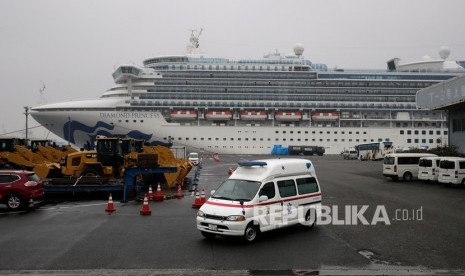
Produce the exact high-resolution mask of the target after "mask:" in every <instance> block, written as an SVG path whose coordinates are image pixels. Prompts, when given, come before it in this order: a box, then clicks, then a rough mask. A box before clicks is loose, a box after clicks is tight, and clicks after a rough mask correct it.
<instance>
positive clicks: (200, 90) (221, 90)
mask: <svg viewBox="0 0 465 276" xmlns="http://www.w3.org/2000/svg"><path fill="white" fill-rule="evenodd" d="M126 89H127V88H126V87H115V88H112V90H114V91H115V90H124V91H126ZM137 90H142V91H147V92H150V93H152V95H153V94H155V93H181V94H183V93H188V94H189V95H191V94H192V95H194V96H195V95H201V96H203V95H205V93H216V94H221V95H222V94H225V92H228V94H255V95H256V96H265V97H271V96H272V95H274V94H276V95H282V94H285V95H295V97H298V96H300V97H308V96H309V95H317V96H318V95H327V96H338V95H343V96H347V95H360V94H361V95H368V96H412V95H413V96H415V94H416V92H417V91H418V89H376V90H367V89H352V88H308V89H293V88H289V87H282V88H273V89H270V88H267V87H250V86H244V87H243V88H242V87H241V88H237V87H233V88H231V87H182V86H174V87H171V86H155V87H154V86H138V87H137ZM207 95H209V94H207ZM140 96H141V97H142V96H145V97H147V98H149V97H150V94H146V93H145V92H144V93H142V94H140ZM152 97H157V95H153V96H152Z"/></svg>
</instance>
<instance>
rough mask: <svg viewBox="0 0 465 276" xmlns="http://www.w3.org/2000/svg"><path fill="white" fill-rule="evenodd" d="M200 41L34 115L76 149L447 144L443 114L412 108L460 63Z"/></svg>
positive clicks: (264, 149) (128, 68) (265, 150)
mask: <svg viewBox="0 0 465 276" xmlns="http://www.w3.org/2000/svg"><path fill="white" fill-rule="evenodd" d="M192 38H194V39H192ZM198 38H199V34H196V33H194V32H193V33H192V35H191V45H190V47H189V48H188V53H189V54H186V55H171V56H158V57H154V58H149V59H146V60H144V61H143V66H134V65H122V66H120V67H119V68H117V69H116V71H115V72H114V73H113V78H114V81H115V85H114V86H113V87H112V88H110V89H109V90H108V91H106V92H105V93H104V94H103V95H102V96H101V97H100V98H99V99H96V100H92V101H73V102H66V103H57V104H48V105H43V106H38V107H35V108H33V109H32V112H31V114H32V116H33V117H34V118H35V119H36V120H37V121H38V122H39V123H41V124H42V125H44V126H45V127H46V128H48V129H49V130H51V131H52V132H53V133H55V134H57V135H58V136H60V137H62V138H63V139H64V140H67V141H70V142H71V143H73V144H75V145H77V146H78V147H82V146H83V145H86V144H87V145H89V144H92V143H93V141H94V140H95V137H96V136H97V135H115V134H118V135H128V136H132V137H134V138H139V139H146V140H148V141H159V142H164V143H174V144H183V145H186V146H189V147H192V148H196V149H198V150H200V151H202V150H204V151H209V152H216V153H223V154H225V153H231V154H241V153H247V154H269V153H271V151H272V149H273V147H275V146H276V145H282V146H291V145H317V146H324V147H325V149H326V153H340V152H341V151H342V150H343V149H344V148H349V147H353V146H354V145H356V144H361V143H370V142H379V141H391V142H393V143H394V145H395V146H400V147H415V146H429V147H435V146H437V145H438V144H441V145H444V144H445V143H446V142H447V135H448V129H447V124H446V122H447V118H446V114H445V113H444V112H442V111H429V110H419V109H417V107H416V103H415V95H416V92H417V91H418V90H420V89H423V88H425V87H429V86H431V85H434V84H436V83H438V82H441V81H444V80H447V79H450V78H452V77H455V76H457V75H458V74H462V73H463V72H464V70H463V68H462V67H460V66H458V67H455V68H454V69H451V68H450V64H449V63H448V66H447V68H442V69H441V68H440V66H439V65H438V64H437V61H435V65H434V67H431V68H432V69H431V68H430V69H428V66H425V64H424V63H422V66H421V67H415V66H410V67H403V68H404V70H396V66H397V68H399V60H397V59H396V60H395V61H394V60H392V61H390V62H388V65H389V70H387V71H383V70H357V71H355V70H353V71H351V70H330V69H328V68H327V66H326V65H324V64H313V63H312V62H311V61H309V60H307V59H305V58H304V57H303V55H302V54H303V50H304V49H303V46H302V45H301V44H297V45H295V47H294V54H292V55H283V54H281V53H279V52H273V53H270V54H267V55H265V56H264V57H263V58H261V59H247V60H229V59H225V58H210V57H207V56H205V55H202V54H201V53H200V51H199V49H198V45H199V43H198V42H199V41H198ZM443 61H444V62H445V59H444V60H443ZM406 68H407V69H406Z"/></svg>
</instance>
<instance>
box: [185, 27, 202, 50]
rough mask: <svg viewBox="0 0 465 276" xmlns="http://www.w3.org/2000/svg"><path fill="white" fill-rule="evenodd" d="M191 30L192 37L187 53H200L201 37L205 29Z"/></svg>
mask: <svg viewBox="0 0 465 276" xmlns="http://www.w3.org/2000/svg"><path fill="white" fill-rule="evenodd" d="M189 31H191V37H190V39H189V42H190V45H188V46H187V54H190V55H199V54H200V49H199V46H200V43H199V37H200V35H201V34H202V31H203V29H200V31H197V30H192V29H190V30H189Z"/></svg>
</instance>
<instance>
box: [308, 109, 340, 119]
mask: <svg viewBox="0 0 465 276" xmlns="http://www.w3.org/2000/svg"><path fill="white" fill-rule="evenodd" d="M337 119H339V113H338V112H336V111H334V112H312V120H313V121H336V120H337Z"/></svg>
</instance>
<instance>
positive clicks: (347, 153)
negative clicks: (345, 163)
mask: <svg viewBox="0 0 465 276" xmlns="http://www.w3.org/2000/svg"><path fill="white" fill-rule="evenodd" d="M342 157H344V159H357V158H358V151H357V150H356V149H355V148H349V149H345V150H344V152H343V153H342Z"/></svg>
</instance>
